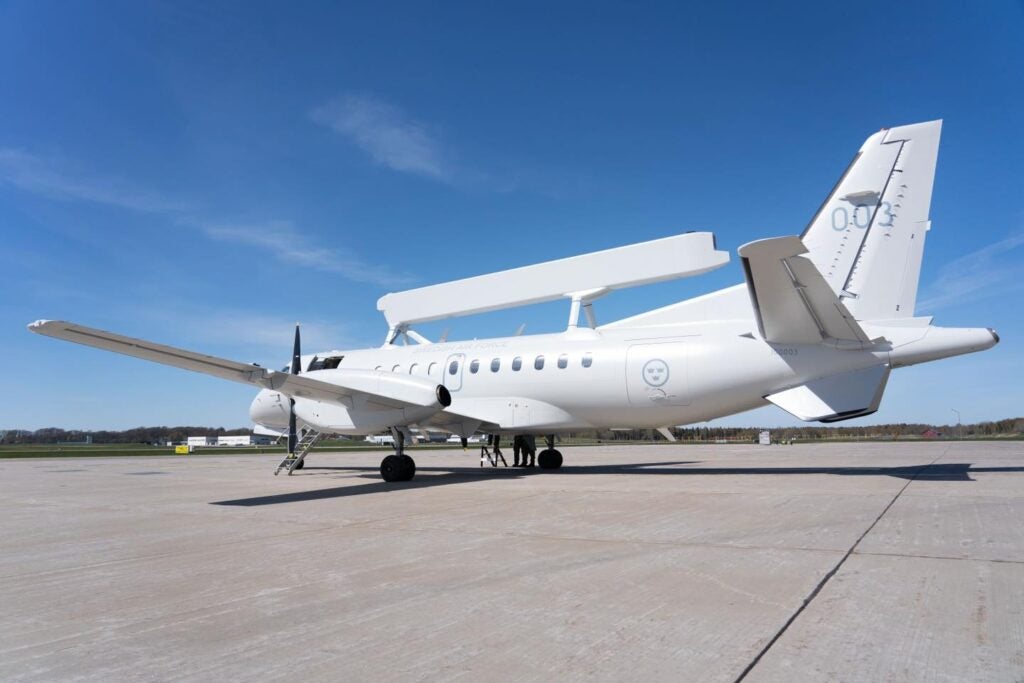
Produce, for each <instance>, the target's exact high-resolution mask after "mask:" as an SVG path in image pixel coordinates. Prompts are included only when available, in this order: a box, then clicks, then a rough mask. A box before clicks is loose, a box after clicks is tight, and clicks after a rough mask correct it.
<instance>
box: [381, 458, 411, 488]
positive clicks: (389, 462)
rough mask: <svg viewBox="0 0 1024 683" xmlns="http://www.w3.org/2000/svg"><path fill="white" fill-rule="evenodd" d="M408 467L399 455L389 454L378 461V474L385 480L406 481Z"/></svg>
mask: <svg viewBox="0 0 1024 683" xmlns="http://www.w3.org/2000/svg"><path fill="white" fill-rule="evenodd" d="M408 469H409V467H408V465H406V463H405V462H404V461H403V459H402V457H401V456H399V455H389V456H387V457H386V458H384V459H383V460H381V461H380V476H381V479H383V480H384V481H387V482H392V481H408V478H407V477H406V476H405V475H406V473H407V471H408ZM410 478H411V477H410Z"/></svg>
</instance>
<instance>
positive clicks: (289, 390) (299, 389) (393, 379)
mask: <svg viewBox="0 0 1024 683" xmlns="http://www.w3.org/2000/svg"><path fill="white" fill-rule="evenodd" d="M28 329H29V331H30V332H35V333H36V334H42V335H45V336H47V337H54V338H56V339H63V340H65V341H70V342H75V343H77V344H85V345H86V346H92V347H95V348H97V349H103V350H104V351H113V352H115V353H121V354H124V355H126V356H134V357H135V358H141V359H143V360H148V361H153V362H154V363H161V364H163V365H170V366H173V367H176V368H182V369H184V370H191V371H193V372H201V373H203V374H204V375H212V376H214V377H220V378H221V379H227V380H231V381H232V382H241V383H242V384H249V385H252V386H255V387H260V388H263V389H273V390H274V391H279V392H281V393H282V394H285V395H287V396H291V397H301V398H310V399H314V400H317V401H325V402H329V403H339V404H342V405H346V406H348V405H349V403H350V401H351V399H352V398H354V397H357V396H359V397H364V398H366V399H367V403H368V404H372V407H375V408H407V407H412V406H418V407H427V406H431V405H437V406H438V410H440V409H441V408H442V407H444V406H447V405H449V404H450V402H451V397H450V395H449V394H448V392H447V390H446V389H445V390H442V388H441V387H439V386H438V385H437V384H435V383H433V382H430V381H428V380H423V379H420V378H417V377H409V376H408V375H395V374H393V373H383V372H377V371H374V370H321V371H318V372H317V374H319V375H322V376H323V378H322V379H318V378H313V377H310V376H308V375H292V374H290V373H287V372H277V371H274V370H270V369H268V368H262V367H260V366H258V365H253V364H250V363H239V362H238V361H233V360H227V359H225V358H218V357H216V356H208V355H206V354H202V353H196V352H194V351H186V350H185V349H179V348H175V347H173V346H165V345H164V344H157V343H155V342H151V341H146V340H144V339H136V338H134V337H125V336H123V335H120V334H115V333H113V332H107V331H106V330H98V329H96V328H92V327H85V326H83V325H76V324H75V323H69V322H64V321H62V320H39V321H37V322H34V323H32V324H31V325H29V326H28ZM328 377H329V381H327V378H328Z"/></svg>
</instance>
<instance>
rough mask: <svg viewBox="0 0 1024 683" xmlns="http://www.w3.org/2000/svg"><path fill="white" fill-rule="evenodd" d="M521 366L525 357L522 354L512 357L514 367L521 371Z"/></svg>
mask: <svg viewBox="0 0 1024 683" xmlns="http://www.w3.org/2000/svg"><path fill="white" fill-rule="evenodd" d="M521 367H523V359H522V357H521V356H516V357H515V358H513V359H512V369H513V370H515V371H516V372H519V369H520V368H521Z"/></svg>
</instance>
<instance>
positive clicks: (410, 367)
mask: <svg viewBox="0 0 1024 683" xmlns="http://www.w3.org/2000/svg"><path fill="white" fill-rule="evenodd" d="M419 366H420V364H419V363H413V364H412V365H410V366H409V374H410V375H413V374H415V373H416V368H418V367H419Z"/></svg>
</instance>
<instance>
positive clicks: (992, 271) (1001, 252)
mask: <svg viewBox="0 0 1024 683" xmlns="http://www.w3.org/2000/svg"><path fill="white" fill-rule="evenodd" d="M1021 245H1024V232H1018V233H1017V234H1014V235H1010V236H1009V237H1006V238H1004V239H1002V240H1000V241H998V242H995V243H994V244H989V245H987V246H984V247H982V248H981V249H977V250H975V251H972V252H970V253H969V254H965V255H963V256H961V257H959V258H957V259H954V260H952V261H950V262H949V263H947V264H945V265H944V266H942V268H940V269H939V274H938V277H937V278H936V279H935V280H934V281H933V282H931V283H930V285H929V286H928V288H927V291H926V293H925V295H924V296H923V297H922V299H921V300H920V301H919V302H918V304H917V309H918V310H919V311H922V312H929V311H934V310H937V309H941V308H948V307H950V306H956V305H960V304H964V303H969V302H971V301H976V300H978V299H983V298H987V297H991V296H996V295H1000V294H1006V293H1008V292H1012V291H1017V290H1021V289H1024V263H1022V261H1021V259H1020V257H1019V255H1017V254H1015V255H1013V256H1009V257H1008V255H1009V254H1010V252H1012V251H1014V250H1015V249H1017V248H1018V247H1020V246H1021ZM1014 257H1016V258H1014Z"/></svg>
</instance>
